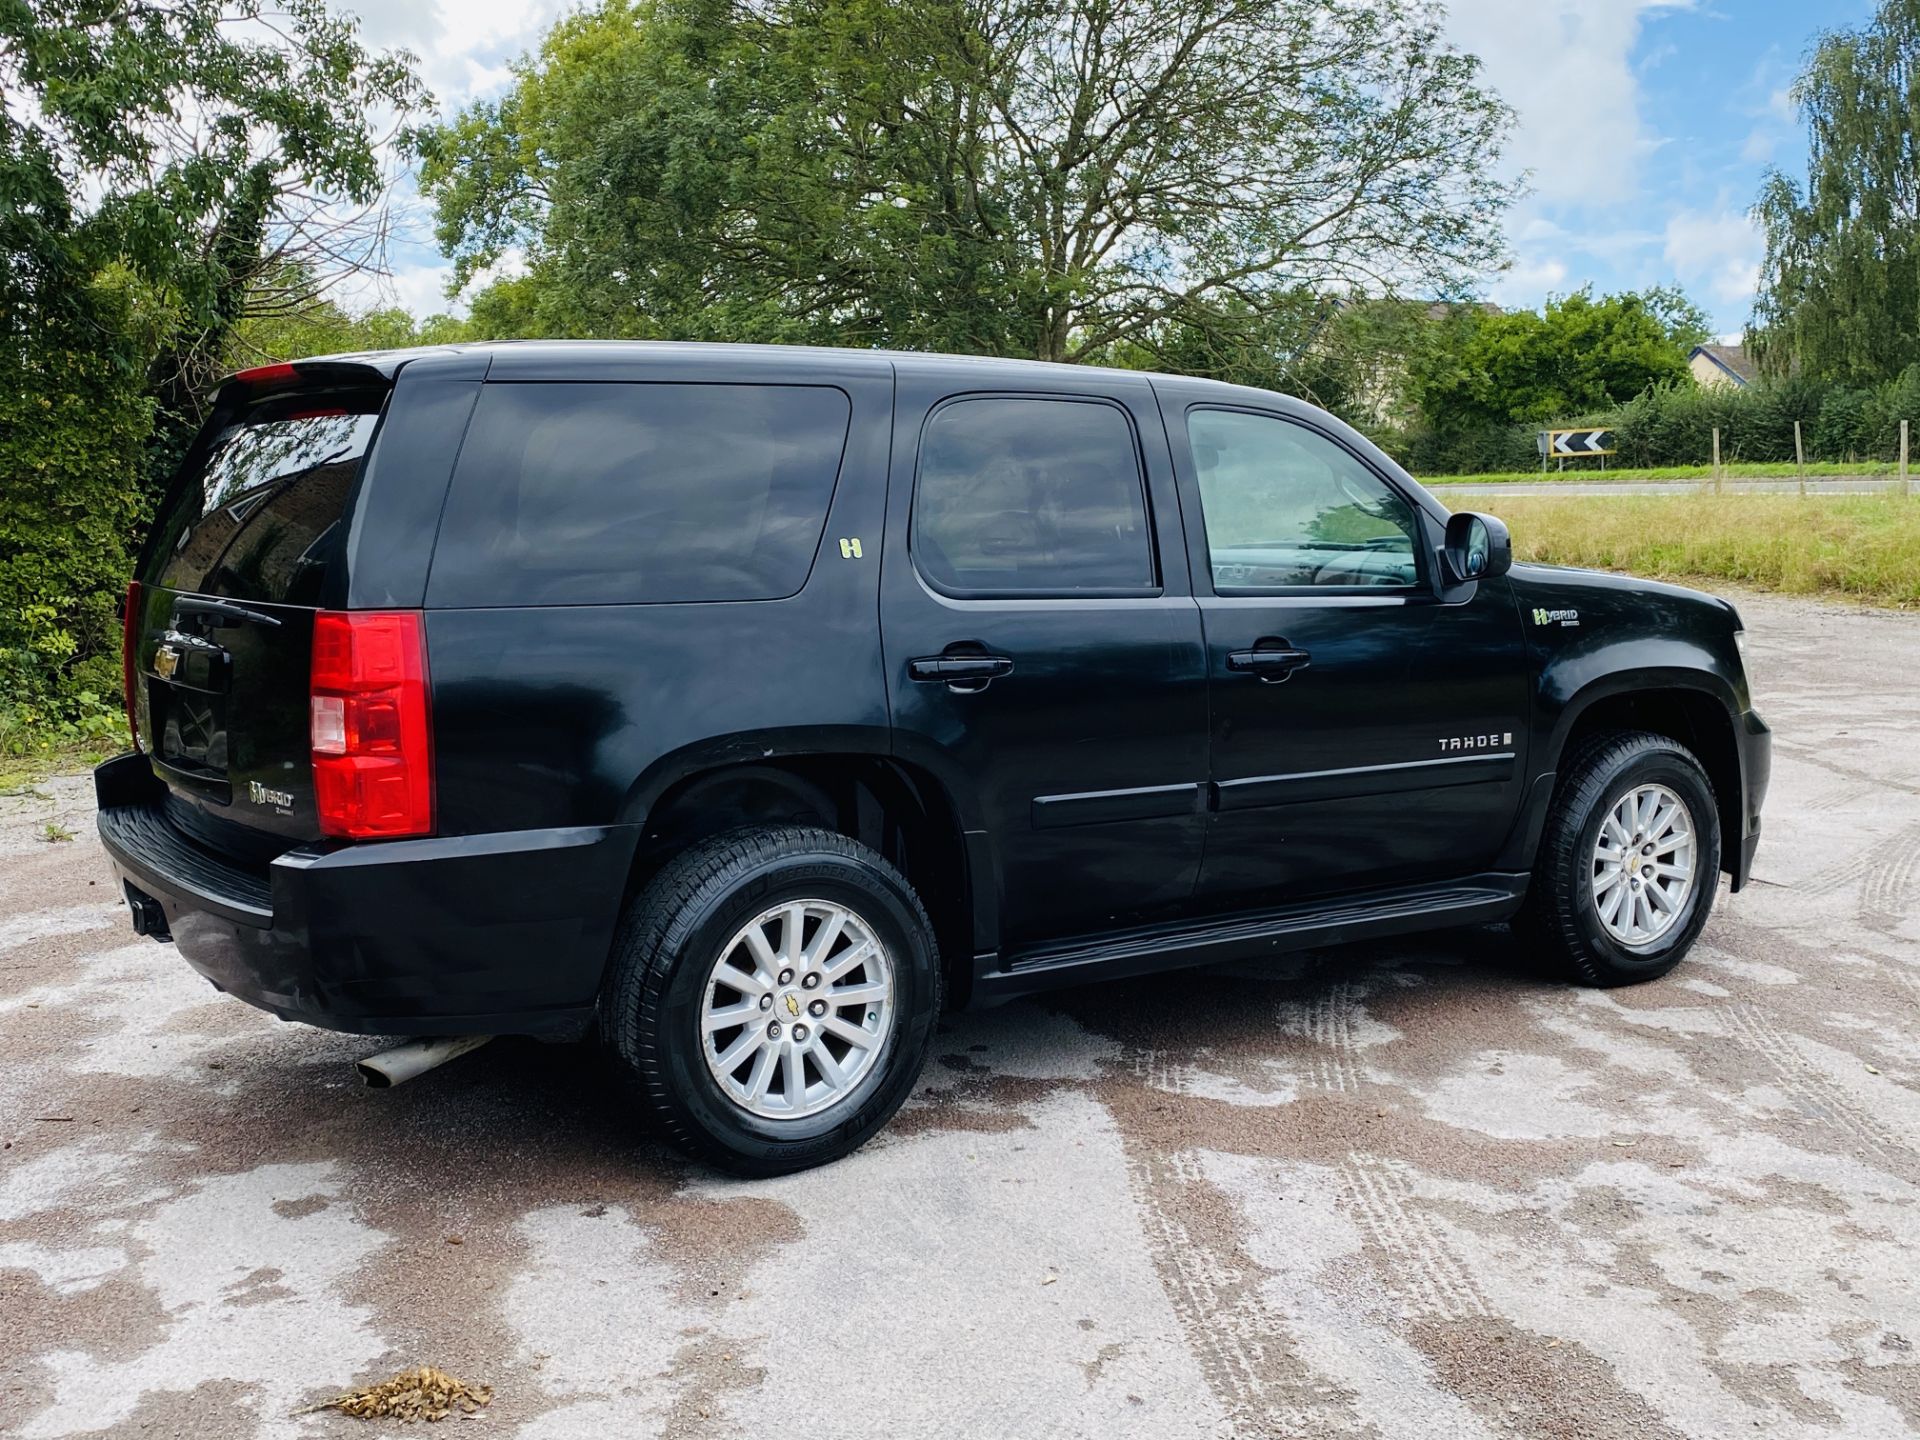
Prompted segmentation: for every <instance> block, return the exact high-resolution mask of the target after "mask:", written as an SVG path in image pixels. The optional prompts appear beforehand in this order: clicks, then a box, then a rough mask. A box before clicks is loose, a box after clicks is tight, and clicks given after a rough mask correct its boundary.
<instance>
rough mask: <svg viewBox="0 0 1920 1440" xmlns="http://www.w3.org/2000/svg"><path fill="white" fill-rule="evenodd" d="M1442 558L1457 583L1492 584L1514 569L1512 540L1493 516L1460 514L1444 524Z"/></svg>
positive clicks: (1473, 512)
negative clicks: (1444, 538)
mask: <svg viewBox="0 0 1920 1440" xmlns="http://www.w3.org/2000/svg"><path fill="white" fill-rule="evenodd" d="M1441 558H1442V560H1443V561H1444V562H1445V563H1446V567H1447V575H1448V577H1449V578H1450V579H1452V580H1454V581H1456V582H1465V581H1468V580H1492V579H1495V578H1497V577H1499V576H1501V575H1504V574H1506V573H1507V571H1509V570H1511V569H1512V568H1513V540H1512V537H1511V536H1509V535H1508V534H1507V527H1506V526H1505V525H1504V524H1502V523H1501V522H1500V521H1498V520H1496V519H1495V518H1494V517H1493V516H1491V515H1482V514H1479V513H1477V512H1475V511H1472V510H1462V511H1461V512H1460V513H1459V514H1457V515H1453V516H1451V517H1449V519H1448V520H1447V540H1446V546H1445V548H1444V549H1443V550H1442V551H1441Z"/></svg>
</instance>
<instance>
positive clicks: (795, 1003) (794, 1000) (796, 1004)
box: [780, 990, 800, 1020]
mask: <svg viewBox="0 0 1920 1440" xmlns="http://www.w3.org/2000/svg"><path fill="white" fill-rule="evenodd" d="M780 1003H781V1004H782V1005H784V1006H786V1008H787V1014H789V1015H791V1016H792V1017H793V1018H794V1019H796V1020H797V1019H799V1018H800V997H799V996H798V995H796V994H794V992H793V991H791V990H789V991H787V993H786V994H784V995H782V996H781V997H780Z"/></svg>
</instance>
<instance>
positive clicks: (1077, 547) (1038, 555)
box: [912, 396, 1155, 595]
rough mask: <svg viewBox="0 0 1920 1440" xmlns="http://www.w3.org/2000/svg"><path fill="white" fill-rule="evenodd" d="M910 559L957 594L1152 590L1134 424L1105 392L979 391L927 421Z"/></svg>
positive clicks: (1149, 538) (1149, 534) (1150, 553)
mask: <svg viewBox="0 0 1920 1440" xmlns="http://www.w3.org/2000/svg"><path fill="white" fill-rule="evenodd" d="M912 547H913V555H914V562H915V564H916V565H917V566H918V567H919V569H920V573H921V574H922V575H924V576H925V577H926V578H927V579H928V580H929V581H931V582H932V583H933V584H934V585H935V586H937V587H939V588H940V589H943V590H948V591H952V592H955V593H959V594H989V595H990V594H1007V595H1034V594H1048V595H1071V594H1075V593H1088V594H1113V593H1116V592H1119V593H1137V592H1141V591H1150V590H1151V589H1152V588H1153V587H1154V584H1155V578H1154V564H1153V540H1152V532H1151V529H1150V527H1149V526H1148V523H1147V501H1146V492H1145V488H1144V486H1143V483H1142V479H1141V474H1140V454H1139V448H1138V446H1137V445H1136V444H1135V443H1134V438H1133V426H1132V424H1131V423H1130V422H1129V421H1128V419H1127V417H1126V414H1125V412H1124V411H1122V410H1121V409H1120V408H1119V407H1117V406H1115V405H1110V404H1107V403H1105V402H1103V401H1089V400H1064V399H1050V398H1040V397H1031V398H1029V397H1005V396H981V397H979V398H975V399H967V400H957V401H954V402H953V403H952V404H949V405H945V406H942V407H941V408H940V409H939V410H936V411H935V412H934V413H933V416H932V418H931V419H929V420H928V421H927V427H926V431H925V433H924V434H923V436H922V438H921V442H920V472H919V477H918V481H917V483H916V485H915V487H914V497H913V538H912Z"/></svg>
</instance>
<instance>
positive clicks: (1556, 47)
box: [1447, 0, 1688, 210]
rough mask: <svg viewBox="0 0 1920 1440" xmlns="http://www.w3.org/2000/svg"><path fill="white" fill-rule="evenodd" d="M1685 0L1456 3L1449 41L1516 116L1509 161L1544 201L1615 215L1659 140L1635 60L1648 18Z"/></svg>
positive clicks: (1490, 0)
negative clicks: (1477, 63)
mask: <svg viewBox="0 0 1920 1440" xmlns="http://www.w3.org/2000/svg"><path fill="white" fill-rule="evenodd" d="M1687 6H1688V0H1455V3H1454V4H1453V6H1452V11H1451V15H1450V17H1449V20H1448V23H1447V32H1448V35H1449V38H1451V39H1452V41H1453V42H1454V44H1456V45H1458V46H1459V47H1460V48H1461V49H1463V50H1468V51H1471V52H1472V53H1474V54H1476V55H1478V56H1479V57H1480V58H1481V60H1482V61H1484V62H1485V66H1486V71H1485V74H1486V80H1487V83H1488V84H1490V85H1491V86H1492V87H1493V88H1494V89H1495V90H1497V91H1498V92H1499V93H1500V95H1501V97H1502V98H1503V99H1505V100H1506V102H1507V103H1508V104H1509V105H1511V106H1512V107H1513V108H1514V111H1515V115H1516V124H1515V125H1514V128H1513V133H1512V136H1511V140H1510V143H1509V145H1508V153H1507V158H1508V161H1509V163H1510V164H1511V165H1512V167H1513V168H1514V169H1515V170H1527V171H1531V172H1532V182H1533V190H1534V194H1535V195H1536V196H1537V197H1538V198H1539V199H1540V200H1541V201H1543V202H1545V203H1549V204H1556V205H1568V206H1573V207H1579V208H1583V209H1593V210H1607V209H1613V208H1617V207H1618V205H1619V204H1620V201H1621V198H1622V197H1623V196H1624V195H1626V194H1628V193H1629V192H1630V191H1631V189H1632V186H1633V184H1634V181H1635V179H1636V177H1637V175H1638V172H1639V166H1640V162H1641V160H1642V159H1643V158H1644V157H1645V156H1646V155H1648V154H1649V153H1651V152H1652V151H1653V150H1655V149H1657V148H1658V147H1659V145H1660V140H1659V138H1658V136H1657V135H1656V134H1654V133H1653V132H1651V131H1650V130H1649V129H1648V128H1647V126H1646V125H1645V124H1644V123H1643V122H1642V120H1641V115H1640V85H1639V78H1638V76H1637V75H1636V74H1635V72H1634V68H1633V65H1632V63H1631V59H1630V57H1631V55H1632V53H1633V47H1634V44H1635V42H1636V41H1637V40H1638V39H1639V36H1640V26H1641V22H1642V19H1643V18H1644V17H1645V16H1646V15H1647V14H1648V13H1649V12H1652V11H1656V10H1662V9H1678V8H1687Z"/></svg>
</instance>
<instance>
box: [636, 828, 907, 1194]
mask: <svg viewBox="0 0 1920 1440" xmlns="http://www.w3.org/2000/svg"><path fill="white" fill-rule="evenodd" d="M940 1006H941V976H940V967H939V964H938V959H937V955H936V951H935V947H934V940H933V933H932V927H931V926H930V925H929V924H928V921H927V916H926V912H925V910H924V909H922V908H921V905H920V901H919V899H918V897H917V896H915V894H914V893H913V889H912V887H911V886H909V885H908V884H907V882H906V880H905V879H904V878H902V876H901V875H900V873H899V872H898V871H897V870H895V869H894V868H893V867H892V866H891V865H889V864H888V863H887V862H886V861H885V860H884V859H882V858H881V857H880V856H878V855H876V854H874V853H873V852H872V851H871V850H868V849H867V848H866V847H865V846H863V845H859V844H857V843H855V842H854V841H852V840H849V839H847V838H846V837H845V836H843V835H837V834H834V833H832V832H831V831H826V830H815V829H808V828H802V827H798V826H782V827H779V828H770V829H757V830H742V831H736V832H733V833H732V834H727V835H721V836H717V837H715V838H714V839H711V840H708V841H705V842H703V843H701V844H699V845H697V846H695V847H693V848H692V849H690V850H688V851H687V852H686V853H684V854H682V855H680V856H679V857H677V858H676V859H674V860H673V861H672V862H670V863H669V864H668V865H667V866H666V867H665V868H663V869H662V870H661V871H660V873H659V874H658V875H656V876H655V877H654V879H653V880H652V881H651V882H650V883H649V884H648V885H647V887H646V889H645V890H644V891H642V892H641V894H640V895H639V897H638V898H637V899H636V900H635V901H634V902H633V905H632V907H631V909H630V910H629V912H628V916H627V920H626V923H625V924H624V926H623V927H622V929H621V933H620V937H619V939H618V940H617V941H616V942H615V946H614V955H613V963H612V970H611V973H610V975H609V980H608V986H607V989H606V992H605V995H604V996H603V999H602V1002H601V1009H600V1028H601V1033H602V1036H603V1038H604V1039H605V1040H606V1042H607V1043H608V1046H609V1048H611V1049H612V1050H613V1052H614V1053H615V1054H616V1055H618V1056H619V1057H620V1058H621V1059H622V1060H623V1061H624V1062H625V1063H626V1064H627V1066H628V1067H629V1068H630V1069H631V1070H632V1071H633V1073H634V1074H635V1076H636V1077H637V1078H638V1080H639V1082H640V1088H641V1092H642V1094H643V1095H644V1096H645V1098H646V1101H647V1104H648V1107H649V1108H650V1109H651V1110H652V1111H653V1113H654V1115H655V1116H656V1118H658V1120H659V1121H660V1122H661V1124H662V1126H663V1127H664V1128H665V1130H666V1131H667V1133H668V1135H669V1137H670V1138H672V1139H673V1140H674V1141H675V1142H676V1143H678V1144H679V1145H680V1146H681V1148H683V1149H685V1150H687V1151H689V1152H691V1153H692V1154H694V1155H697V1156H699V1157H700V1158H702V1159H705V1160H708V1161H710V1162H712V1163H713V1164H716V1165H719V1166H721V1167H723V1168H725V1169H728V1170H732V1171H735V1172H736V1173H739V1174H744V1175H780V1174H785V1173H787V1172H789V1171H793V1170H803V1169H806V1168H808V1167H809V1166H813V1165H821V1164H825V1163H826V1162H827V1161H829V1160H837V1159H839V1158H840V1157H841V1156H842V1155H845V1154H847V1153H848V1152H849V1151H851V1150H853V1149H855V1148H856V1147H858V1146H860V1145H861V1144H863V1143H865V1142H866V1141H867V1140H868V1139H869V1138H870V1137H871V1136H872V1135H873V1134H874V1133H875V1132H876V1131H878V1130H879V1129H880V1127H881V1126H882V1125H884V1124H886V1122H887V1120H888V1119H889V1118H890V1117H891V1116H892V1114H893V1112H894V1111H895V1110H897V1109H898V1108H899V1107H900V1104H901V1102H902V1101H904V1100H905V1099H906V1097H907V1094H908V1092H909V1091H910V1090H911V1089H912V1087H913V1083H914V1080H915V1079H916V1078H917V1077H918V1075H919V1073H920V1067H921V1065H922V1063H923V1062H924V1061H925V1058H926V1053H927V1048H928V1046H929V1045H930V1044H931V1043H932V1040H933V1030H934V1024H935V1022H936V1021H937V1019H938V1017H939V1014H940Z"/></svg>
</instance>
